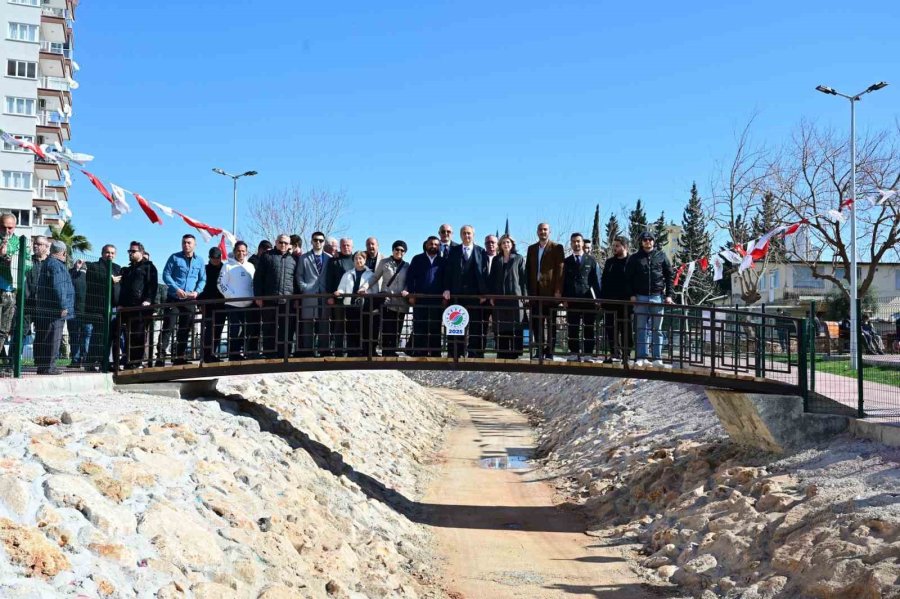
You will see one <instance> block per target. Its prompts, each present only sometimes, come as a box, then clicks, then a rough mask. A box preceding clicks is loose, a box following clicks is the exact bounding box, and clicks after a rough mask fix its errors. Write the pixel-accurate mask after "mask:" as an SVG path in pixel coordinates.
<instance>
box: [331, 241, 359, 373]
mask: <svg viewBox="0 0 900 599" xmlns="http://www.w3.org/2000/svg"><path fill="white" fill-rule="evenodd" d="M339 249H340V251H339V253H337V254H336V255H334V256H332V258H331V260H329V261H328V267H327V268H326V269H325V292H326V293H328V294H331V295H334V292H335V291H337V289H338V287H339V286H340V284H341V278H342V277H343V276H344V273H346V272H350V271H351V270H353V269H354V266H353V240H352V239H350V238H349V237H342V238H341V241H340V243H339ZM326 304H327V305H328V308H327V309H326V313H327V314H328V317H327V318H328V324H329V325H330V330H331V334H330V340H329V341H330V343H329V345H331V347H332V349H333V353H332V355H339V356H343V355H345V352H346V349H345V347H344V342H345V341H346V337H347V336H346V335H345V333H346V331H347V322H346V311H345V310H344V304H343V303H342V302H336V301H334V298H333V297H329V298H328V299H327V300H326Z"/></svg>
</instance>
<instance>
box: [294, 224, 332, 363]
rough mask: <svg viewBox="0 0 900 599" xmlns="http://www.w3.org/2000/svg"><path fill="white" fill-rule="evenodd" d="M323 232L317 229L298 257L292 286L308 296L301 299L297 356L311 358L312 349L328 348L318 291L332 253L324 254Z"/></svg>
mask: <svg viewBox="0 0 900 599" xmlns="http://www.w3.org/2000/svg"><path fill="white" fill-rule="evenodd" d="M325 241H326V239H325V234H324V233H322V232H321V231H316V232H315V233H313V234H312V237H311V238H310V242H311V243H312V249H310V250H309V251H308V252H306V253H305V254H303V255H302V256H300V259H299V260H297V269H296V270H295V271H294V285H295V287H296V288H297V291H298V292H299V293H302V294H306V295H310V296H311V297H305V298H303V299H302V300H300V337H299V338H298V340H297V341H298V346H299V350H298V352H297V354H296V355H297V357H307V358H308V357H312V356H313V355H314V353H313V348H314V347H316V348H318V349H319V351H324V349H326V348H327V347H328V321H327V320H326V319H325V315H324V313H323V306H324V301H323V298H322V297H321V295H320V294H324V293H325V292H326V290H325V272H326V270H327V267H328V261H329V260H331V256H329V255H328V254H326V253H325Z"/></svg>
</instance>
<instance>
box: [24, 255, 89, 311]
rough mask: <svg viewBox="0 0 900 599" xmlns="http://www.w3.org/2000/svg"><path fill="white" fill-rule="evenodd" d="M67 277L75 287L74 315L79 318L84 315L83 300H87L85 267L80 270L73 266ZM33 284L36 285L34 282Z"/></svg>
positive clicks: (32, 270)
mask: <svg viewBox="0 0 900 599" xmlns="http://www.w3.org/2000/svg"><path fill="white" fill-rule="evenodd" d="M32 272H34V268H32V269H31V272H29V273H28V274H29V275H31V273H32ZM38 273H40V270H39V271H38ZM69 276H70V277H72V285H73V286H74V287H75V314H76V316H79V317H80V316H82V315H83V314H84V306H85V299H86V298H87V265H84V266H83V267H82V268H81V269H80V270H79V269H76V268H75V267H74V266H73V267H72V268H70V269H69ZM35 283H37V281H36V280H35ZM26 301H27V300H26Z"/></svg>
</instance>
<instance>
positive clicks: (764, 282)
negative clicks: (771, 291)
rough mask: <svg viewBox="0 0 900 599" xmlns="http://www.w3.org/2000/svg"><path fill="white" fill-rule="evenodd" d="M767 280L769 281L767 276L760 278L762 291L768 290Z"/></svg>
mask: <svg viewBox="0 0 900 599" xmlns="http://www.w3.org/2000/svg"><path fill="white" fill-rule="evenodd" d="M767 279H768V277H766V276H762V277H760V278H759V290H760V291H765V290H766V280H767Z"/></svg>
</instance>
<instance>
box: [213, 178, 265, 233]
mask: <svg viewBox="0 0 900 599" xmlns="http://www.w3.org/2000/svg"><path fill="white" fill-rule="evenodd" d="M213 172H214V173H217V174H219V175H224V176H225V177H231V180H232V181H233V182H234V206H233V208H234V212H233V214H232V219H231V233H232V235H237V180H238V179H240V178H241V177H252V176H254V175H256V174H257V172H256V171H247V172H246V173H241V174H240V175H232V174H230V173H226V172H225V171H223V170H222V169H220V168H214V169H213Z"/></svg>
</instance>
